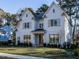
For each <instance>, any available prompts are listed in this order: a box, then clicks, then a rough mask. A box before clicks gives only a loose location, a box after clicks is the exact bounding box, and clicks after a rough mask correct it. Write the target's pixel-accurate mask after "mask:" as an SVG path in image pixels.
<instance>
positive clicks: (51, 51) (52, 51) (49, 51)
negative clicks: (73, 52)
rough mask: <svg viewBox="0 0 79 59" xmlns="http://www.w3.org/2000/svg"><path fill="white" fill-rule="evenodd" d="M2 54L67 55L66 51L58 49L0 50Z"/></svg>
mask: <svg viewBox="0 0 79 59" xmlns="http://www.w3.org/2000/svg"><path fill="white" fill-rule="evenodd" d="M0 52H1V53H9V54H18V55H28V56H37V57H52V56H56V55H65V54H66V51H65V50H64V49H57V48H0Z"/></svg>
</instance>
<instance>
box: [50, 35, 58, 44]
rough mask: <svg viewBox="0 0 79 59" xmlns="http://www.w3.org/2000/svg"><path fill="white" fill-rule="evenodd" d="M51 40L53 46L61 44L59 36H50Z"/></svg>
mask: <svg viewBox="0 0 79 59" xmlns="http://www.w3.org/2000/svg"><path fill="white" fill-rule="evenodd" d="M49 39H50V41H49V43H51V44H58V43H59V35H58V34H51V35H50V36H49Z"/></svg>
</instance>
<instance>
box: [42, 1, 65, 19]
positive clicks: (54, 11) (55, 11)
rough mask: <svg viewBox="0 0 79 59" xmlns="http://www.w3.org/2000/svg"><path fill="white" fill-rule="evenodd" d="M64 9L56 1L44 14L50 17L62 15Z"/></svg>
mask: <svg viewBox="0 0 79 59" xmlns="http://www.w3.org/2000/svg"><path fill="white" fill-rule="evenodd" d="M63 12H64V11H63V10H62V9H61V8H60V7H59V6H58V5H57V4H55V3H54V2H53V3H52V4H51V6H50V7H49V8H48V10H47V11H46V12H45V14H44V15H43V17H44V16H46V17H49V18H51V17H52V16H53V17H56V16H57V17H59V16H61V15H62V13H63Z"/></svg>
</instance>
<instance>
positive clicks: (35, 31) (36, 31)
mask: <svg viewBox="0 0 79 59" xmlns="http://www.w3.org/2000/svg"><path fill="white" fill-rule="evenodd" d="M45 31H46V30H44V29H36V30H33V31H32V32H33V33H45Z"/></svg>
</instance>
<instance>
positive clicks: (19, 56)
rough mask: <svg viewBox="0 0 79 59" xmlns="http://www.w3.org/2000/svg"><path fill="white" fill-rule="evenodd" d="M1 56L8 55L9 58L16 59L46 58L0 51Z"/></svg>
mask: <svg viewBox="0 0 79 59" xmlns="http://www.w3.org/2000/svg"><path fill="white" fill-rule="evenodd" d="M0 56H1V57H10V58H17V59H47V58H41V57H32V56H22V55H14V54H7V53H0Z"/></svg>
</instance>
